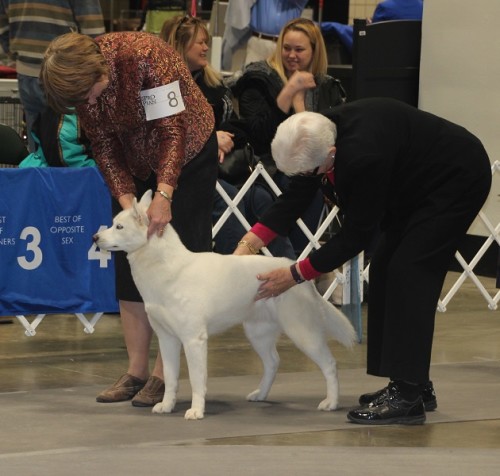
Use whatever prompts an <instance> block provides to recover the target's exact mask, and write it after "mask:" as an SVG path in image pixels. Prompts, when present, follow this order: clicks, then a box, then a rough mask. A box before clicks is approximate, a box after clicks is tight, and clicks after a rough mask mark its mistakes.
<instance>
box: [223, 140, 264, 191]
mask: <svg viewBox="0 0 500 476" xmlns="http://www.w3.org/2000/svg"><path fill="white" fill-rule="evenodd" d="M258 162H259V158H258V156H256V155H255V154H254V151H253V147H252V146H251V145H250V144H249V143H248V142H247V143H246V144H245V145H244V146H243V147H240V148H238V149H234V150H232V151H231V152H230V153H229V154H226V155H225V156H224V161H223V162H222V163H219V178H220V179H222V180H225V181H226V182H228V183H230V184H231V185H234V186H236V187H240V186H241V185H243V184H244V183H245V182H246V180H247V179H248V177H250V174H251V173H252V172H253V170H254V169H255V166H256V165H257V163H258Z"/></svg>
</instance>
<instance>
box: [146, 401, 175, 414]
mask: <svg viewBox="0 0 500 476" xmlns="http://www.w3.org/2000/svg"><path fill="white" fill-rule="evenodd" d="M174 406H175V402H170V403H168V402H167V403H165V402H159V403H157V404H156V405H155V406H154V407H153V410H152V412H153V413H172V410H173V409H174Z"/></svg>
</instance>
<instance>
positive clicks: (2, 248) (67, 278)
mask: <svg viewBox="0 0 500 476" xmlns="http://www.w3.org/2000/svg"><path fill="white" fill-rule="evenodd" d="M111 221H112V213H111V196H110V193H109V190H108V188H107V186H106V184H105V182H104V180H103V178H102V176H101V174H100V173H99V170H98V169H97V168H95V167H85V168H26V169H0V315H4V316H5V315H9V316H11V315H16V314H42V313H43V314H49V313H90V312H94V313H95V312H116V311H117V310H118V304H117V301H116V298H115V284H114V266H113V259H112V255H111V254H110V253H109V252H105V251H100V250H98V249H97V248H96V247H95V245H94V244H93V241H92V235H93V234H94V233H96V232H97V231H98V230H99V229H100V228H101V227H108V226H109V225H110V224H111Z"/></svg>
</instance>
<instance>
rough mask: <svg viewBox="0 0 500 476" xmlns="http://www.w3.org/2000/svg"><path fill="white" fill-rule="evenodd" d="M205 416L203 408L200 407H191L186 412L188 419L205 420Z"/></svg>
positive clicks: (185, 416) (185, 415)
mask: <svg viewBox="0 0 500 476" xmlns="http://www.w3.org/2000/svg"><path fill="white" fill-rule="evenodd" d="M204 416H205V415H204V413H203V410H201V409H200V408H190V409H189V410H187V411H186V413H185V414H184V418H185V419H186V420H203V417H204Z"/></svg>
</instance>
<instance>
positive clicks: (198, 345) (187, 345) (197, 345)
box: [183, 331, 208, 420]
mask: <svg viewBox="0 0 500 476" xmlns="http://www.w3.org/2000/svg"><path fill="white" fill-rule="evenodd" d="M207 340H208V333H207V331H201V332H200V333H199V334H198V335H197V336H194V337H192V338H190V339H189V340H187V341H184V342H183V345H184V353H185V354H186V361H187V365H188V370H189V381H190V383H191V391H192V401H191V408H190V409H189V410H187V411H186V413H185V415H184V418H185V419H186V420H201V419H202V418H203V417H204V414H205V396H206V394H207Z"/></svg>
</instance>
